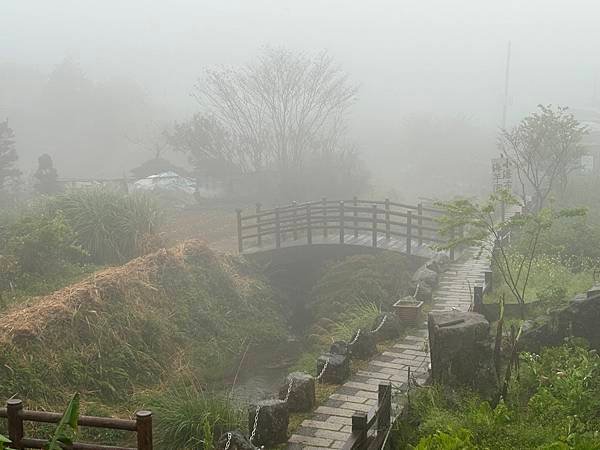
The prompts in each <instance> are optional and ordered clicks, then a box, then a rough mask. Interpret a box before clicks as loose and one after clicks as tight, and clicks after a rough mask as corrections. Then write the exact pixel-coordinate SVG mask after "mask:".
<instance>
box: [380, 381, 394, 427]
mask: <svg viewBox="0 0 600 450" xmlns="http://www.w3.org/2000/svg"><path fill="white" fill-rule="evenodd" d="M377 409H378V410H379V413H378V415H377V434H380V433H386V431H387V429H388V427H389V426H390V422H391V413H392V385H391V384H390V383H380V384H379V386H378V390H377Z"/></svg>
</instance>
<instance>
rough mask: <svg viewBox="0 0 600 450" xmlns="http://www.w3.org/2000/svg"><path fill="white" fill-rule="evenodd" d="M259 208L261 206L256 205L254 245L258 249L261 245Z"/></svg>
mask: <svg viewBox="0 0 600 450" xmlns="http://www.w3.org/2000/svg"><path fill="white" fill-rule="evenodd" d="M260 207H261V204H260V203H257V204H256V245H258V246H259V247H260V246H261V245H262V235H261V234H260V233H261V231H262V227H261V226H260V219H261V217H260Z"/></svg>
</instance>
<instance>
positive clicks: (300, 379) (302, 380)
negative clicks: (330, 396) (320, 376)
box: [279, 372, 316, 412]
mask: <svg viewBox="0 0 600 450" xmlns="http://www.w3.org/2000/svg"><path fill="white" fill-rule="evenodd" d="M290 383H292V388H291V390H290V395H289V397H288V399H287V406H288V410H289V411H290V412H307V411H312V409H313V408H314V407H315V404H316V399H315V379H314V377H313V376H311V375H309V374H307V373H304V372H293V373H290V374H289V375H288V376H287V377H286V379H285V384H284V385H283V386H281V388H280V389H279V399H280V400H285V398H286V397H287V395H288V389H289V387H290Z"/></svg>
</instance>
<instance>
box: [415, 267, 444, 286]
mask: <svg viewBox="0 0 600 450" xmlns="http://www.w3.org/2000/svg"><path fill="white" fill-rule="evenodd" d="M438 278H439V275H438V274H437V272H435V271H433V270H431V269H428V268H427V265H424V266H421V267H420V268H419V269H418V270H417V271H416V272H415V274H414V275H413V276H412V281H413V283H415V284H421V285H423V284H426V285H427V286H429V287H431V288H434V287H436V286H437V284H438Z"/></svg>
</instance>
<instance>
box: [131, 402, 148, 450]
mask: <svg viewBox="0 0 600 450" xmlns="http://www.w3.org/2000/svg"><path fill="white" fill-rule="evenodd" d="M135 427H136V430H137V448H138V450H152V412H151V411H138V412H136V413H135Z"/></svg>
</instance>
